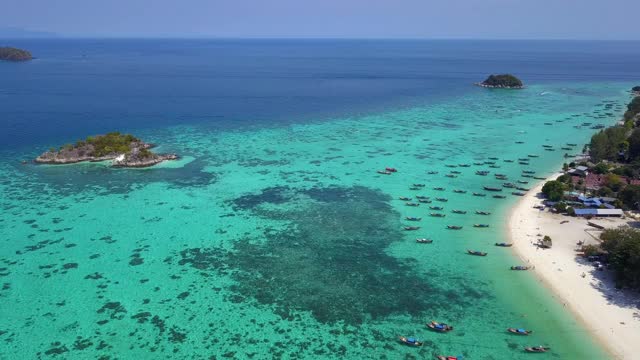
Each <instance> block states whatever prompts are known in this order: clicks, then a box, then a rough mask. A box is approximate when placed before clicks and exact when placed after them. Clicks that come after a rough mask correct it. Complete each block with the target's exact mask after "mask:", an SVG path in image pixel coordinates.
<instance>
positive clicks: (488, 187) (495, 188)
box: [482, 186, 502, 191]
mask: <svg viewBox="0 0 640 360" xmlns="http://www.w3.org/2000/svg"><path fill="white" fill-rule="evenodd" d="M482 188H483V189H485V190H487V191H502V189H501V188H497V187H491V186H483V187H482Z"/></svg>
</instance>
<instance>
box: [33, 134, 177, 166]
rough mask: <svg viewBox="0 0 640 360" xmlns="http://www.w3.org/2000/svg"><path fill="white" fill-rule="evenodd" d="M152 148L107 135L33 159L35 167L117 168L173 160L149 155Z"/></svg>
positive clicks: (125, 137) (135, 140)
mask: <svg viewBox="0 0 640 360" xmlns="http://www.w3.org/2000/svg"><path fill="white" fill-rule="evenodd" d="M152 147H153V145H151V144H147V143H145V142H143V141H142V140H140V139H138V138H136V137H135V136H133V135H131V134H121V133H119V132H111V133H108V134H105V135H97V136H89V137H87V138H86V139H84V140H79V141H77V142H76V143H75V144H66V145H63V146H62V147H60V148H59V149H56V148H51V149H50V150H49V151H47V152H45V153H43V154H42V155H40V156H38V157H37V158H36V160H35V161H36V163H44V164H70V163H77V162H82V161H103V160H113V166H117V167H145V166H151V165H155V164H157V163H159V162H161V161H164V160H173V159H176V158H177V156H176V155H175V154H165V155H158V154H155V153H153V152H151V151H150V150H149V149H151V148H152Z"/></svg>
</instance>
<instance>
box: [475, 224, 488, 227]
mask: <svg viewBox="0 0 640 360" xmlns="http://www.w3.org/2000/svg"><path fill="white" fill-rule="evenodd" d="M473 227H477V228H488V227H489V224H473Z"/></svg>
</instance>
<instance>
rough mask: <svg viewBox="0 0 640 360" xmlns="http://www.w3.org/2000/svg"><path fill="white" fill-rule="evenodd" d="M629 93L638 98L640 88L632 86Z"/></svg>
mask: <svg viewBox="0 0 640 360" xmlns="http://www.w3.org/2000/svg"><path fill="white" fill-rule="evenodd" d="M631 93H632V94H633V95H635V96H640V86H634V87H632V88H631Z"/></svg>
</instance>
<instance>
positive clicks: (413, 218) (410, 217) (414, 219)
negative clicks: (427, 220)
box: [404, 216, 422, 221]
mask: <svg viewBox="0 0 640 360" xmlns="http://www.w3.org/2000/svg"><path fill="white" fill-rule="evenodd" d="M404 219H405V220H407V221H420V220H422V218H419V217H414V216H407V217H405V218H404Z"/></svg>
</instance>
